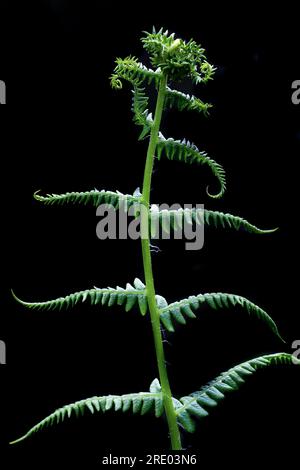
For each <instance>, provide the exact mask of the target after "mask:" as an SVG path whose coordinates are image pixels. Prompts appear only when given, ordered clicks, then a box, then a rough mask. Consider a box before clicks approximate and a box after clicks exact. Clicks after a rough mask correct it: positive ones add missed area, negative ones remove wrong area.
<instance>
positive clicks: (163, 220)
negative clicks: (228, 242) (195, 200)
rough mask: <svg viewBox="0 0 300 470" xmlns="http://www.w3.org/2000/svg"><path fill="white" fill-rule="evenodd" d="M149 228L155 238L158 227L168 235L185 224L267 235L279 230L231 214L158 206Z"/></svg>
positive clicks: (151, 210) (154, 205)
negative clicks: (265, 228) (263, 227)
mask: <svg viewBox="0 0 300 470" xmlns="http://www.w3.org/2000/svg"><path fill="white" fill-rule="evenodd" d="M149 219H150V223H149V227H150V233H151V236H152V237H153V238H155V237H156V235H157V230H158V225H160V226H161V227H162V229H163V230H164V231H165V232H166V233H170V231H171V229H172V230H175V231H176V230H178V229H182V227H183V225H184V224H193V223H195V224H199V225H203V224H204V225H207V226H213V227H215V228H219V227H222V228H230V229H234V230H245V231H246V232H249V233H256V234H266V233H272V232H275V231H276V230H277V228H275V229H270V230H263V229H260V228H258V227H256V226H255V225H253V224H250V223H249V222H248V221H247V220H245V219H243V218H242V217H238V216H235V215H231V214H224V213H223V212H218V211H211V210H207V209H202V208H200V209H199V208H185V209H183V208H180V209H170V210H167V209H161V210H160V209H159V207H158V206H157V205H156V204H152V205H151V208H150V212H149Z"/></svg>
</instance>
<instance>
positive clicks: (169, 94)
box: [165, 87, 212, 116]
mask: <svg viewBox="0 0 300 470" xmlns="http://www.w3.org/2000/svg"><path fill="white" fill-rule="evenodd" d="M165 103H166V106H168V107H169V108H173V107H174V108H177V109H178V110H179V111H197V112H199V113H204V115H205V116H208V114H209V109H210V108H211V107H212V105H211V104H209V103H204V102H203V101H202V100H200V98H196V97H195V96H193V95H192V96H190V95H188V94H186V93H182V92H181V91H178V90H172V89H171V88H169V87H167V91H166V101H165Z"/></svg>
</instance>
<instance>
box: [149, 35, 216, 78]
mask: <svg viewBox="0 0 300 470" xmlns="http://www.w3.org/2000/svg"><path fill="white" fill-rule="evenodd" d="M142 43H143V46H144V48H145V49H146V51H147V52H148V53H149V56H150V61H151V63H152V65H153V66H155V67H159V68H160V69H161V70H162V71H163V72H164V73H165V74H166V75H167V76H168V77H169V79H170V80H174V81H181V80H183V79H184V78H187V77H189V78H191V80H192V81H193V82H194V83H196V84H197V83H200V82H204V83H206V82H207V81H208V80H209V79H210V78H212V75H213V73H214V71H215V68H214V67H213V66H212V65H210V64H209V63H208V62H207V61H206V58H205V54H204V52H205V51H204V49H203V48H202V47H201V46H200V45H198V44H197V43H196V42H195V41H194V40H193V39H191V40H190V41H188V42H186V41H184V40H182V39H180V38H175V34H174V33H172V34H169V32H168V31H163V30H162V29H161V30H160V31H158V32H156V31H153V32H152V33H147V32H146V33H145V37H144V38H142Z"/></svg>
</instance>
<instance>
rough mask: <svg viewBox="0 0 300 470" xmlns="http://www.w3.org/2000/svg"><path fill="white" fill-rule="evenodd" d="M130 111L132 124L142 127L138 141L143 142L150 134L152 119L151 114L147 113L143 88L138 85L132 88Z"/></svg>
mask: <svg viewBox="0 0 300 470" xmlns="http://www.w3.org/2000/svg"><path fill="white" fill-rule="evenodd" d="M132 93H133V99H132V108H131V109H132V111H133V114H134V119H133V120H134V123H135V124H137V125H138V126H143V129H142V132H141V134H140V136H139V140H143V139H145V138H146V137H148V135H149V134H150V131H151V127H152V123H153V119H152V114H151V113H149V111H148V97H147V96H146V94H145V88H143V87H141V86H140V85H139V84H134V86H133V90H132Z"/></svg>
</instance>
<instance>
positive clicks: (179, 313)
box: [160, 292, 284, 341]
mask: <svg viewBox="0 0 300 470" xmlns="http://www.w3.org/2000/svg"><path fill="white" fill-rule="evenodd" d="M203 305H206V306H209V307H211V308H212V309H214V310H219V309H223V308H227V309H229V308H234V307H236V306H240V307H243V308H244V309H245V310H246V311H247V312H248V314H249V315H255V316H256V317H257V318H258V319H259V320H262V321H264V322H265V323H266V324H267V325H268V327H269V328H270V329H271V330H272V331H273V333H275V335H277V336H278V337H279V338H280V339H281V340H282V341H284V340H283V339H282V338H281V336H280V334H279V332H278V328H277V326H276V323H275V322H274V321H273V319H272V318H271V317H270V316H269V315H268V314H267V312H265V311H264V310H263V309H262V308H260V307H258V306H257V305H255V304H254V303H253V302H250V300H248V299H245V297H241V296H240V295H233V294H223V293H220V292H218V293H211V294H199V295H197V296H194V295H193V296H190V297H188V298H187V299H183V300H180V301H179V302H173V303H171V304H169V305H167V306H164V307H163V308H161V309H160V319H161V322H162V323H163V325H164V326H165V328H166V329H167V330H168V331H171V332H174V322H175V324H176V323H181V324H183V325H184V324H186V318H196V315H195V313H198V311H201V307H202V306H203Z"/></svg>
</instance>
